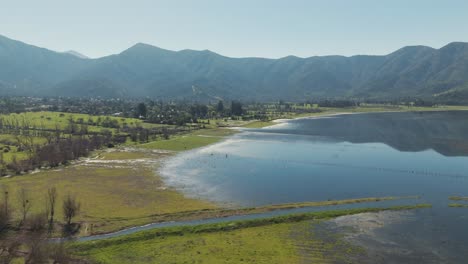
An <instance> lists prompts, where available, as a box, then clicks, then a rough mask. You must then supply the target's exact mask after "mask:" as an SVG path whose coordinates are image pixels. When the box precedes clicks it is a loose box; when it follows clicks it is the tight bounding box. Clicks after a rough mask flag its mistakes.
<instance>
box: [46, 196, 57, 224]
mask: <svg viewBox="0 0 468 264" xmlns="http://www.w3.org/2000/svg"><path fill="white" fill-rule="evenodd" d="M56 202H57V189H55V187H52V188H49V189H48V190H47V208H48V211H49V216H50V217H49V233H52V230H53V228H54V215H55V203H56Z"/></svg>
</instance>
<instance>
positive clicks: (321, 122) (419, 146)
mask: <svg viewBox="0 0 468 264" xmlns="http://www.w3.org/2000/svg"><path fill="white" fill-rule="evenodd" d="M257 131H262V132H274V133H285V134H301V135H316V136H324V137H329V138H333V139H335V140H342V141H348V142H352V143H371V142H381V143H384V144H387V145H389V146H391V147H393V148H395V149H397V150H400V151H413V152H414V151H423V150H427V149H433V150H435V151H437V152H438V153H440V154H442V155H444V156H468V111H446V112H405V113H368V114H352V115H337V116H331V117H324V118H313V119H297V120H291V121H288V125H287V126H277V127H271V128H265V129H261V130H257Z"/></svg>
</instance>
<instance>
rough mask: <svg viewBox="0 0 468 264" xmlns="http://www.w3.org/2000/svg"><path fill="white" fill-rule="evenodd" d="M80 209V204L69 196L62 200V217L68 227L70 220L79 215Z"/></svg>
mask: <svg viewBox="0 0 468 264" xmlns="http://www.w3.org/2000/svg"><path fill="white" fill-rule="evenodd" d="M80 207H81V205H80V203H79V202H77V201H76V199H75V197H72V196H71V195H70V194H69V195H67V197H66V198H65V200H63V217H64V218H65V221H67V225H68V226H70V225H71V220H72V218H73V217H75V216H76V215H78V214H79V212H80Z"/></svg>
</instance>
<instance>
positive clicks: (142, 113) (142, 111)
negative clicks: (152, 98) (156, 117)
mask: <svg viewBox="0 0 468 264" xmlns="http://www.w3.org/2000/svg"><path fill="white" fill-rule="evenodd" d="M146 113H147V109H146V105H145V103H139V104H138V106H137V113H136V114H137V117H140V116H142V117H146Z"/></svg>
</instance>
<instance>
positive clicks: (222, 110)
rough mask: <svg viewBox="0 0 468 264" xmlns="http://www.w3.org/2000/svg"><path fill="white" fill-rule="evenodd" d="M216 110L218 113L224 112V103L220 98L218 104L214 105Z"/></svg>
mask: <svg viewBox="0 0 468 264" xmlns="http://www.w3.org/2000/svg"><path fill="white" fill-rule="evenodd" d="M216 111H217V112H218V113H222V112H224V104H223V101H221V100H220V101H219V102H218V105H217V106H216Z"/></svg>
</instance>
